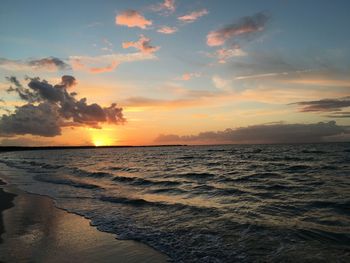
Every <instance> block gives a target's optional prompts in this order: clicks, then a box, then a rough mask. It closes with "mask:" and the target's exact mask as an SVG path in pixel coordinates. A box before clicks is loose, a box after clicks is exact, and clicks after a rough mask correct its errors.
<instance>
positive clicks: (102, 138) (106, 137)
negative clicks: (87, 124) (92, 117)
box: [90, 129, 116, 147]
mask: <svg viewBox="0 0 350 263" xmlns="http://www.w3.org/2000/svg"><path fill="white" fill-rule="evenodd" d="M90 134H91V142H92V144H93V145H95V146H96V147H99V146H111V145H114V144H116V142H115V141H116V140H115V137H114V135H113V134H110V132H109V130H95V129H92V130H91V132H90Z"/></svg>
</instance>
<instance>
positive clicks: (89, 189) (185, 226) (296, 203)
mask: <svg viewBox="0 0 350 263" xmlns="http://www.w3.org/2000/svg"><path fill="white" fill-rule="evenodd" d="M0 162H2V163H3V164H6V166H4V165H3V166H2V167H1V170H2V171H3V172H6V173H7V174H8V175H9V181H10V183H13V184H17V185H18V186H19V187H20V188H22V189H24V190H27V191H29V192H34V193H39V194H44V195H48V196H51V197H52V198H54V199H55V200H56V203H57V205H58V206H60V207H62V208H64V209H67V210H69V211H72V212H75V213H78V214H81V215H84V216H85V217H88V218H90V219H91V220H92V222H93V224H94V225H96V226H97V227H98V228H99V229H100V230H103V231H108V232H112V233H116V234H117V235H118V237H119V238H123V239H134V240H139V241H142V242H144V243H147V244H149V245H151V246H153V247H155V248H157V249H158V250H160V251H162V252H165V253H166V254H167V255H169V256H170V257H171V258H172V260H173V261H175V262H181V261H183V262H253V261H255V262H256V261H260V262H266V261H268V262H281V261H289V262H311V261H317V262H349V261H350V144H345V143H343V144H340V143H334V144H300V145H251V146H244V145H226V146H187V147H160V148H136V147H135V148H120V149H93V150H57V151H33V152H29V151H28V152H12V153H3V154H1V160H0ZM20 171H21V172H20ZM23 171H25V173H23Z"/></svg>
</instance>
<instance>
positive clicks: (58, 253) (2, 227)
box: [0, 179, 167, 263]
mask: <svg viewBox="0 0 350 263" xmlns="http://www.w3.org/2000/svg"><path fill="white" fill-rule="evenodd" d="M0 187H1V188H0V209H1V210H0V212H1V219H0V234H1V239H0V262H130V263H131V262H135V263H136V262H166V261H167V257H166V256H165V255H164V254H161V253H159V252H157V251H156V250H154V249H152V248H150V247H148V246H146V245H144V244H142V243H139V242H136V241H129V240H118V239H116V238H115V235H113V234H109V233H104V232H100V231H98V230H97V229H96V228H95V227H92V226H91V225H90V222H89V220H87V219H85V218H83V217H81V216H78V215H75V214H72V213H68V212H66V211H64V210H61V209H58V208H56V207H55V205H54V202H53V200H51V199H50V198H48V197H44V196H40V195H33V194H28V193H25V192H23V191H21V190H19V189H17V188H15V187H13V186H11V185H6V184H5V183H4V182H3V181H1V179H0Z"/></svg>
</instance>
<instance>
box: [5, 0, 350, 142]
mask: <svg viewBox="0 0 350 263" xmlns="http://www.w3.org/2000/svg"><path fill="white" fill-rule="evenodd" d="M1 6H2V7H1V10H0V145H97V146H100V145H153V144H177V143H186V144H213V143H214V144H215V143H283V142H320V141H349V139H350V134H349V133H350V129H349V126H350V31H349V27H350V17H349V15H348V11H349V10H350V2H349V1H347V0H335V1H326V0H319V1H312V0H304V1H292V0H290V1H288V0H266V1H258V0H256V1H254V0H249V1H243V0H242V1H240V0H235V1H232V0H227V1H224V0H221V1H214V0H194V1H185V0H165V1H164V0H153V1H150V0H149V1H141V0H140V1H137V0H134V1H118V0H114V1H107V0H105V1H97V0H95V1H93V0H85V1H78V0H76V1H50V0H48V1H36V0H33V1H18V0H11V1H9V0H3V1H1Z"/></svg>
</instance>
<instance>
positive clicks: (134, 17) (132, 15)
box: [115, 10, 152, 29]
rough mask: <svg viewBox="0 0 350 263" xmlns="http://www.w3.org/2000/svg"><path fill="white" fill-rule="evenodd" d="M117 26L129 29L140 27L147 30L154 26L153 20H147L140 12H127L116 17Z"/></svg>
mask: <svg viewBox="0 0 350 263" xmlns="http://www.w3.org/2000/svg"><path fill="white" fill-rule="evenodd" d="M115 23H116V25H122V26H127V27H139V28H142V29H146V28H147V27H148V26H151V25H152V21H151V20H147V19H146V18H145V17H144V16H143V15H142V14H141V13H140V12H138V11H136V10H126V11H123V12H121V13H120V14H119V15H117V16H116V17H115Z"/></svg>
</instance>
